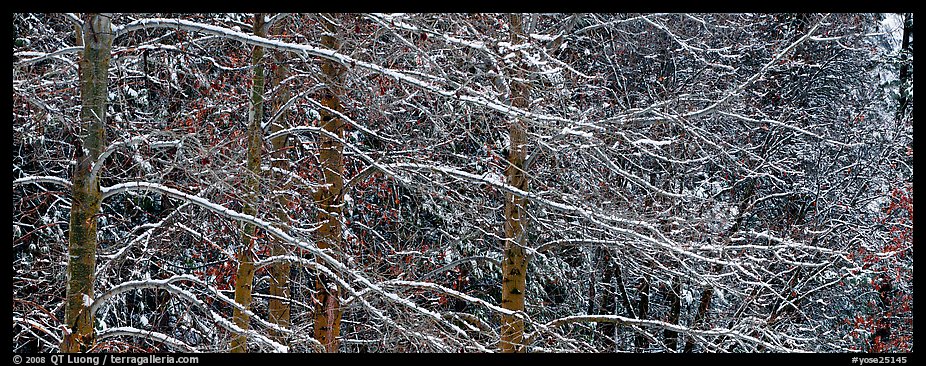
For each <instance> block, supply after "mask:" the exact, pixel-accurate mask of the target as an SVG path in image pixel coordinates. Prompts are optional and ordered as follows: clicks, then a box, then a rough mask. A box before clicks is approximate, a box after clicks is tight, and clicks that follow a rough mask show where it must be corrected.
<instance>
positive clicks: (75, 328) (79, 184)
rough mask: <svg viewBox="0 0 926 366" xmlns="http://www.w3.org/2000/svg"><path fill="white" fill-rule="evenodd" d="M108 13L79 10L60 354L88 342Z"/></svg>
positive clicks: (109, 29)
mask: <svg viewBox="0 0 926 366" xmlns="http://www.w3.org/2000/svg"><path fill="white" fill-rule="evenodd" d="M111 18H112V15H111V14H85V15H84V16H83V21H84V26H83V29H82V33H83V34H82V35H80V36H79V37H78V39H79V40H82V41H83V43H84V50H83V53H82V54H81V57H80V64H79V67H80V99H81V109H80V133H81V136H80V137H79V138H78V139H77V144H78V146H76V149H75V150H76V160H77V165H76V166H75V168H74V174H73V176H72V183H73V185H72V187H71V217H70V226H69V229H68V278H67V292H66V295H65V296H66V304H65V310H64V312H65V326H66V327H67V330H66V334H65V336H64V337H63V339H62V342H61V351H62V352H84V351H87V350H88V349H90V348H91V347H92V346H93V318H94V317H93V314H91V313H90V306H89V305H90V301H91V299H93V282H94V273H95V272H96V244H97V238H96V235H97V221H96V220H97V214H98V213H99V212H100V200H101V196H100V182H99V176H98V174H93V173H92V168H93V164H94V162H96V161H97V159H98V158H99V156H100V153H101V152H102V151H103V149H104V148H105V144H106V134H105V128H106V104H107V98H108V97H109V92H108V90H107V84H108V74H109V73H108V71H109V60H110V57H111V55H110V52H111V50H112V45H113V34H112V25H111V23H110V20H111Z"/></svg>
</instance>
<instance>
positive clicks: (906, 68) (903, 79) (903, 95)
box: [897, 13, 913, 121]
mask: <svg viewBox="0 0 926 366" xmlns="http://www.w3.org/2000/svg"><path fill="white" fill-rule="evenodd" d="M902 16H903V20H904V22H903V38H902V41H901V42H902V43H901V46H900V52H901V54H902V55H903V58H902V59H901V64H900V100H899V101H898V106H897V120H898V121H899V120H901V119H903V116H904V113H905V112H906V110H907V105H908V104H909V103H910V94H909V93H907V90H906V85H907V83H908V80H909V79H910V63H911V61H910V57H911V56H912V55H913V49H912V48H911V47H910V40H911V39H912V38H913V13H905V14H903V15H902Z"/></svg>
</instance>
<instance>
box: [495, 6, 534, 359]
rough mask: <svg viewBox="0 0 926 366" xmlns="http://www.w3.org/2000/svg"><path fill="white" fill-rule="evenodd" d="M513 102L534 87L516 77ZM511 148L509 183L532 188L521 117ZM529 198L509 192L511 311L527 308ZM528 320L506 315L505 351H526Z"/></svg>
mask: <svg viewBox="0 0 926 366" xmlns="http://www.w3.org/2000/svg"><path fill="white" fill-rule="evenodd" d="M510 20H511V41H512V42H511V43H512V44H518V43H521V42H522V41H523V40H522V38H523V35H522V34H521V16H520V15H511V16H510ZM510 89H511V105H512V106H514V107H517V108H519V109H527V107H528V97H529V94H530V90H529V89H528V85H527V84H525V83H523V82H519V81H516V80H512V81H511V85H510ZM509 134H510V147H509V150H508V151H509V153H508V167H507V168H506V175H507V178H508V184H510V185H511V186H513V187H516V188H518V189H520V190H522V191H527V190H528V178H527V174H526V173H525V172H524V159H525V157H526V156H527V124H526V123H525V121H524V120H522V119H520V118H518V119H515V120H513V121H512V122H511V125H510V126H509ZM525 204H526V201H525V200H524V198H523V197H518V196H515V195H513V194H511V193H506V194H505V244H504V248H505V249H504V259H503V260H502V307H503V308H505V309H509V310H515V311H523V310H524V292H525V290H526V288H525V287H526V283H527V281H526V280H527V277H526V275H527V273H526V272H527V257H526V256H525V251H524V246H525V244H526V241H527V240H526V237H525V235H524V230H525V227H526V225H527V213H526V205H525ZM523 339H524V321H523V320H522V319H521V318H518V317H515V316H511V315H502V322H501V339H500V340H499V348H500V350H501V352H526V348H525V347H524V345H523V344H522V343H523Z"/></svg>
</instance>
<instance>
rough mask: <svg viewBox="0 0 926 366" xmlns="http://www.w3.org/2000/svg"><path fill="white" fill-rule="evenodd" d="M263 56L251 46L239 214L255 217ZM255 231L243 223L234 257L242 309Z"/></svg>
mask: <svg viewBox="0 0 926 366" xmlns="http://www.w3.org/2000/svg"><path fill="white" fill-rule="evenodd" d="M263 28H264V14H261V13H257V14H254V34H255V35H257V36H259V37H264V36H265V34H264V33H265V32H264V31H263ZM263 57H264V48H263V47H254V51H253V52H252V54H251V65H252V66H253V67H254V74H252V76H251V103H250V108H249V110H248V135H247V139H248V152H247V167H248V171H247V172H246V173H245V174H246V176H245V179H244V189H245V199H244V207H243V208H242V212H243V213H245V214H247V215H251V216H256V214H257V208H256V206H255V205H256V202H257V196H258V191H259V190H260V186H259V181H258V177H259V175H260V160H261V156H260V153H261V147H262V145H263V132H262V131H261V128H260V122H261V119H262V117H263V111H264V109H263V107H264V67H263V66H262V65H261V59H262V58H263ZM256 232H257V228H256V227H255V226H254V225H252V224H244V230H243V232H242V233H241V243H240V245H239V247H238V252H237V253H236V257H237V258H238V275H237V277H236V279H235V301H236V302H237V303H238V304H241V305H242V306H243V307H244V308H245V309H248V310H250V308H251V299H252V297H251V296H252V294H251V291H252V286H253V282H254V240H255V239H254V235H255V234H256ZM233 319H234V321H235V325H237V326H239V327H241V328H242V329H248V327H249V323H250V320H251V317H250V316H248V315H247V314H245V313H244V312H243V311H241V310H238V309H237V308H235V310H234V313H233ZM247 351H248V344H247V336H246V335H244V334H239V335H236V336H235V337H234V338H232V341H231V352H247Z"/></svg>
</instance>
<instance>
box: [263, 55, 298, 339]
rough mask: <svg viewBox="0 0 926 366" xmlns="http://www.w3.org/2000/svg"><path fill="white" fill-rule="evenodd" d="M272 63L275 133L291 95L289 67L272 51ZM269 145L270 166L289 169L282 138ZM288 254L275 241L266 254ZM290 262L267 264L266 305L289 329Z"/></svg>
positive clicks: (285, 218) (282, 208) (281, 218)
mask: <svg viewBox="0 0 926 366" xmlns="http://www.w3.org/2000/svg"><path fill="white" fill-rule="evenodd" d="M273 56H274V61H275V62H276V65H275V68H274V69H273V72H272V75H273V76H272V81H271V82H272V84H273V85H274V86H275V87H277V88H278V90H277V93H276V96H275V97H274V100H273V111H274V115H276V113H279V115H280V116H279V118H277V120H276V122H274V123H273V124H271V125H270V131H271V133H274V132H278V131H280V130H282V129H283V127H284V125H286V124H288V123H287V122H286V121H287V119H288V117H289V112H288V111H286V110H281V108H283V105H284V104H285V103H286V101H288V100H289V98H290V97H291V96H292V92H291V91H290V89H289V86H288V85H286V84H283V83H282V82H283V80H285V79H286V78H287V77H289V67H287V65H286V63H285V62H286V59H287V58H286V57H285V55H284V54H283V53H281V52H274V53H273ZM270 145H271V146H272V147H273V152H272V153H271V159H273V160H272V161H271V163H270V164H271V166H273V167H275V168H280V169H289V168H290V166H289V164H288V162H289V160H288V159H287V154H286V150H287V149H288V146H287V144H286V136H278V137H275V138H273V139H271V140H270ZM278 181H285V178H281V179H279V180H278ZM287 188H289V185H288V184H287V185H285V187H284V190H286V189H287ZM277 203H278V204H279V207H278V208H277V210H276V217H277V221H278V222H279V223H280V225H282V226H283V227H284V230H285V229H288V226H289V224H290V220H289V215H288V214H287V213H286V208H287V207H288V206H289V197H288V196H287V195H285V194H281V195H278V196H277ZM286 254H290V250H288V249H287V248H286V247H285V246H284V245H283V244H282V243H281V242H280V241H279V240H275V241H274V242H273V247H271V248H270V255H272V256H278V255H286ZM290 267H291V266H290V263H289V262H286V261H284V262H279V263H275V264H273V265H271V267H270V290H269V291H268V292H269V294H270V295H271V296H274V298H271V299H270V301H269V304H268V307H269V312H270V314H269V317H270V321H271V322H273V323H275V324H277V325H279V326H281V327H283V328H289V326H290V303H289V302H288V301H286V300H282V299H289V298H290V291H289V272H290ZM271 334H272V336H273V338H274V339H275V340H276V341H277V342H279V343H280V344H283V345H288V344H289V341H288V339H287V337H286V335H285V334H282V333H279V332H276V331H273V332H271Z"/></svg>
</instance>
